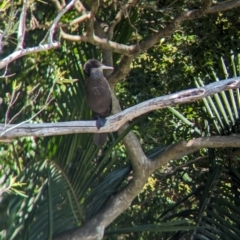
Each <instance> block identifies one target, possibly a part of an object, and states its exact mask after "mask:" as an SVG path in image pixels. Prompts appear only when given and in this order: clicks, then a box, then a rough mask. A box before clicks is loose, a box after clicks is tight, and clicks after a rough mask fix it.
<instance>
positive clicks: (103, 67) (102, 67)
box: [101, 65, 114, 70]
mask: <svg viewBox="0 0 240 240" xmlns="http://www.w3.org/2000/svg"><path fill="white" fill-rule="evenodd" d="M101 69H112V70H113V69H114V68H113V67H111V66H106V65H102V66H101Z"/></svg>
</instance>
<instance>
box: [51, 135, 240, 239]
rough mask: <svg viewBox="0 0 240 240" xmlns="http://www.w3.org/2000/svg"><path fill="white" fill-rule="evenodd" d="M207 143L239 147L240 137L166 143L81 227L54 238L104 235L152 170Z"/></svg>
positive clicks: (217, 145) (92, 237)
mask: <svg viewBox="0 0 240 240" xmlns="http://www.w3.org/2000/svg"><path fill="white" fill-rule="evenodd" d="M206 147H210V148H226V147H240V137H237V136H227V137H226V136H224V137H203V138H197V139H193V140H190V141H182V142H179V143H176V144H173V145H171V146H169V147H167V148H166V149H165V150H164V151H163V152H162V153H161V155H160V156H159V157H158V158H157V159H155V160H153V161H151V160H148V161H144V162H142V164H141V167H139V168H138V170H137V171H138V173H137V174H135V177H133V179H132V180H131V182H130V183H129V184H128V185H127V186H126V187H125V188H124V189H123V190H121V191H120V192H118V193H117V194H116V195H114V196H113V197H112V198H111V199H110V200H109V202H108V203H107V204H106V206H105V207H104V208H103V209H102V210H101V211H100V212H99V213H98V214H96V215H95V216H94V217H93V218H92V219H90V220H89V221H87V222H86V223H85V224H84V225H83V226H81V227H80V228H78V229H75V230H70V231H67V232H65V233H62V234H60V235H58V236H56V237H55V238H54V240H63V239H64V240H73V239H74V240H83V239H84V240H85V239H102V237H103V234H104V230H105V228H106V227H107V226H108V225H109V224H110V223H112V222H113V220H114V219H116V218H117V217H118V216H119V215H120V214H121V213H122V212H123V211H125V210H126V209H127V208H128V207H129V206H130V205H131V203H132V201H133V200H134V198H135V197H136V196H137V194H138V193H139V192H140V191H141V190H142V187H143V186H144V184H145V182H146V181H147V179H148V176H149V175H150V174H151V173H153V172H154V171H155V170H156V169H158V168H159V167H160V166H163V165H165V164H166V163H167V162H168V161H170V160H173V159H178V158H181V157H183V156H185V155H187V154H190V153H193V152H196V151H198V150H200V149H201V148H206Z"/></svg>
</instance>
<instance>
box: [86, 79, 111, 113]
mask: <svg viewBox="0 0 240 240" xmlns="http://www.w3.org/2000/svg"><path fill="white" fill-rule="evenodd" d="M86 101H87V104H88V105H89V107H90V109H91V110H92V111H94V112H96V113H104V112H106V111H108V109H110V106H111V102H112V98H111V91H110V87H109V84H108V82H107V80H106V79H105V78H104V79H101V80H99V79H94V78H90V79H87V83H86Z"/></svg>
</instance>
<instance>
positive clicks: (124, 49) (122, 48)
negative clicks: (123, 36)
mask: <svg viewBox="0 0 240 240" xmlns="http://www.w3.org/2000/svg"><path fill="white" fill-rule="evenodd" d="M61 36H62V38H63V39H65V40H69V41H72V42H89V43H91V44H93V45H96V46H99V47H101V48H103V49H106V50H111V51H113V52H116V53H120V54H123V55H127V56H128V55H129V56H131V55H132V54H131V53H132V52H133V50H134V45H132V46H127V45H125V44H121V43H116V42H113V41H109V40H108V39H106V38H100V37H98V36H96V35H95V34H93V35H91V36H89V34H88V35H82V36H79V35H70V34H67V33H65V32H64V31H63V30H61Z"/></svg>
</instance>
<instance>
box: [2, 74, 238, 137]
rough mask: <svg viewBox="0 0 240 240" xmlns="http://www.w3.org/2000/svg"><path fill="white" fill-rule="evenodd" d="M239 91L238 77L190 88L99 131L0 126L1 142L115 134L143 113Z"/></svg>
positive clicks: (66, 125) (91, 124)
mask: <svg viewBox="0 0 240 240" xmlns="http://www.w3.org/2000/svg"><path fill="white" fill-rule="evenodd" d="M239 87H240V77H238V78H231V79H229V80H222V81H218V82H215V83H211V84H209V85H207V86H205V87H200V88H193V89H189V90H184V91H181V92H178V93H173V94H170V95H165V96H161V97H157V98H153V99H150V100H147V101H145V102H142V103H140V104H137V105H135V106H133V107H130V108H127V109H125V110H123V111H121V112H119V113H117V114H115V115H113V116H110V117H108V118H107V119H106V124H105V125H104V127H102V128H101V129H99V130H98V129H97V127H96V122H95V121H72V122H62V123H41V124H22V125H20V126H18V127H17V128H15V127H14V124H12V125H9V126H7V127H6V128H4V125H3V124H2V125H0V133H1V136H2V138H15V137H23V136H35V137H43V136H52V135H64V134H74V133H93V132H115V131H117V130H118V129H119V128H120V127H121V126H122V125H123V124H125V123H127V122H128V121H131V120H132V119H134V118H136V117H138V116H140V115H142V114H144V113H147V112H150V111H153V110H157V109H163V108H166V107H169V106H174V105H177V104H183V103H190V102H193V101H196V100H200V99H203V98H205V97H208V96H211V95H213V94H215V93H218V92H221V91H225V90H229V89H236V88H239ZM8 128H14V130H13V131H9V130H8ZM4 131H5V133H4Z"/></svg>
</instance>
